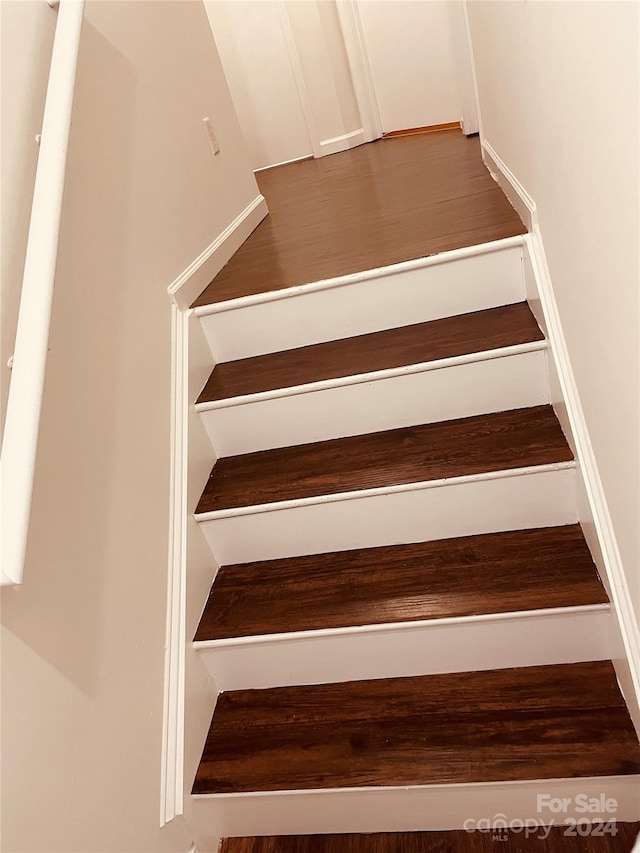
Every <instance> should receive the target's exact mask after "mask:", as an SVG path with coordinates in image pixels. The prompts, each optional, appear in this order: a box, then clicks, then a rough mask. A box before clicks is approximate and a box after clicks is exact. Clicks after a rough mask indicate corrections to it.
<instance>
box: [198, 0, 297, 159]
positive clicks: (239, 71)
mask: <svg viewBox="0 0 640 853" xmlns="http://www.w3.org/2000/svg"><path fill="white" fill-rule="evenodd" d="M279 5H282V4H281V3H280V4H279V3H277V2H273V0H267V1H266V2H265V0H246V2H236V0H206V2H205V6H206V9H207V15H208V16H209V20H210V22H211V29H212V30H213V35H214V37H215V40H216V44H217V46H218V50H219V52H220V58H221V60H222V64H223V67H224V70H225V74H226V76H227V80H228V83H229V88H230V90H231V96H232V98H233V102H234V104H235V108H236V111H237V113H238V120H239V122H240V126H241V128H242V132H243V134H244V138H245V140H246V143H247V148H248V150H249V155H250V157H251V163H252V165H253V168H254V169H259V168H261V167H263V166H269V165H273V164H274V163H281V162H284V161H286V160H294V159H296V158H298V157H305V156H310V155H311V153H312V145H311V140H310V138H309V134H308V132H307V126H306V124H305V118H304V113H303V111H302V106H301V104H300V98H299V95H298V89H297V86H296V81H295V77H294V75H293V70H292V68H291V62H290V59H289V54H288V51H287V44H286V42H285V37H284V33H283V30H282V25H281V19H280V13H279V10H278V6H279Z"/></svg>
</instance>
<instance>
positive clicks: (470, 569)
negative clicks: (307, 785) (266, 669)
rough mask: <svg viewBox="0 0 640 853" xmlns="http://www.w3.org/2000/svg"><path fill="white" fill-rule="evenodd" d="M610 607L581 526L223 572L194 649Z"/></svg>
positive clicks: (292, 560) (275, 562) (323, 556)
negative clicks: (304, 634)
mask: <svg viewBox="0 0 640 853" xmlns="http://www.w3.org/2000/svg"><path fill="white" fill-rule="evenodd" d="M606 602H607V595H606V593H605V591H604V588H603V586H602V584H601V582H600V579H599V578H598V574H597V572H596V568H595V566H594V564H593V561H592V559H591V555H590V553H589V549H588V548H587V545H586V542H585V541H584V537H583V535H582V531H581V529H580V526H579V525H577V524H574V525H568V526H565V527H548V528H543V529H539V530H519V531H512V532H508V533H491V534H485V535H482V536H464V537H461V538H458V539H443V540H439V541H436V542H419V543H417V544H413V545H394V546H391V547H384V548H367V549H361V550H354V551H341V552H336V553H333V554H314V555H310V556H304V557H291V558H289V559H283V560H266V561H261V562H256V563H246V564H244V565H236V566H222V567H221V568H220V570H219V571H218V574H217V576H216V579H215V582H214V584H213V586H212V588H211V593H210V595H209V599H208V601H207V604H206V607H205V609H204V613H203V614H202V619H201V620H200V624H199V626H198V630H197V632H196V636H195V640H196V641H204V640H217V639H221V638H225V637H244V636H255V635H259V634H277V633H287V632H289V631H309V630H314V629H321V628H341V627H348V626H352V625H375V624H380V623H390V622H405V621H414V620H419V619H443V618H449V617H452V616H472V615H476V614H481V613H500V612H508V611H522V610H535V609H538V608H540V609H544V608H548V607H568V606H573V605H581V604H583V605H584V604H602V603H606Z"/></svg>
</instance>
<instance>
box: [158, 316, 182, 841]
mask: <svg viewBox="0 0 640 853" xmlns="http://www.w3.org/2000/svg"><path fill="white" fill-rule="evenodd" d="M188 389H189V312H183V311H181V310H180V309H179V308H178V306H177V305H176V304H175V303H174V304H172V305H171V439H170V441H171V445H170V453H171V457H170V481H169V482H170V484H169V489H170V491H169V495H170V503H169V555H168V557H169V559H168V579H167V620H166V640H165V665H164V701H163V715H162V759H161V762H162V763H161V772H160V786H161V794H160V826H164V825H165V823H168V822H169V821H170V820H173V818H175V817H176V816H177V815H180V814H182V812H183V807H184V803H183V776H184V696H185V649H186V636H185V634H186V583H187V473H188V462H189V460H188V450H189V448H188V407H189V399H188Z"/></svg>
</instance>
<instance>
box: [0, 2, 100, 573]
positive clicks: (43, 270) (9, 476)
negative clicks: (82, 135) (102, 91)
mask: <svg viewBox="0 0 640 853" xmlns="http://www.w3.org/2000/svg"><path fill="white" fill-rule="evenodd" d="M83 12H84V0H61V2H60V3H59V8H58V13H57V14H58V21H57V24H56V33H55V38H54V42H53V52H52V54H51V69H50V71H49V82H48V85H47V98H46V102H45V108H44V118H43V121H42V138H41V141H40V151H39V154H38V166H37V169H36V180H35V186H34V191H33V205H32V208H31V221H30V223H29V236H28V241H27V252H26V256H25V264H24V275H23V278H22V293H21V296H20V312H19V314H18V326H17V331H16V342H15V349H14V354H13V367H12V371H11V383H10V386H9V398H8V401H7V414H6V419H5V428H4V436H3V440H2V454H1V456H0V500H1V504H2V508H1V516H2V520H1V525H2V526H1V535H2V543H1V553H2V565H1V573H0V583H2V584H18V583H21V581H22V572H23V568H24V559H25V552H26V547H27V531H28V529H29V516H30V513H31V496H32V493H33V481H34V476H35V466H36V452H37V448H38V431H39V425H40V410H41V408H42V395H43V391H44V376H45V369H46V364H47V351H48V347H49V325H50V322H51V305H52V301H53V284H54V279H55V272H56V261H57V255H58V239H59V235H60V220H61V215H62V195H63V192H64V179H65V171H66V165H67V148H68V144H69V131H70V128H71V111H72V108H73V95H74V90H75V80H76V70H77V65H78V53H79V50H80V32H81V30H82V17H83Z"/></svg>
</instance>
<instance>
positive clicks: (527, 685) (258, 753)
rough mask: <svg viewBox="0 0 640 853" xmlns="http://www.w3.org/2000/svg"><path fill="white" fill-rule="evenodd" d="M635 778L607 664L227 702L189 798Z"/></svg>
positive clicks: (637, 751)
mask: <svg viewBox="0 0 640 853" xmlns="http://www.w3.org/2000/svg"><path fill="white" fill-rule="evenodd" d="M637 773H640V745H639V744H638V740H637V737H636V734H635V731H634V728H633V724H632V723H631V720H630V718H629V713H628V711H627V708H626V706H625V703H624V700H623V698H622V696H621V694H620V690H619V688H618V684H617V681H616V675H615V671H614V669H613V665H612V664H611V663H610V662H609V661H603V662H592V663H577V664H565V665H556V666H544V667H524V668H520V669H502V670H491V671H487V672H463V673H451V674H446V675H429V676H420V677H414V678H394V679H380V680H372V681H351V682H346V683H340V684H320V685H312V686H305V687H280V688H274V689H270V690H241V691H233V692H229V693H223V694H222V695H221V696H220V698H219V699H218V705H217V707H216V710H215V713H214V716H213V721H212V725H211V728H210V731H209V734H208V737H207V740H206V744H205V748H204V752H203V755H202V760H201V762H200V765H199V767H198V771H197V774H196V779H195V782H194V787H193V791H194V793H213V792H240V791H262V790H265V791H275V790H300V789H312V788H334V787H354V786H356V787H357V786H367V787H370V786H378V785H394V786H396V785H420V784H428V783H467V782H480V781H482V782H495V781H507V780H518V779H520V780H523V779H552V778H573V777H582V776H607V775H613V776H615V775H626V774H637Z"/></svg>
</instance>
